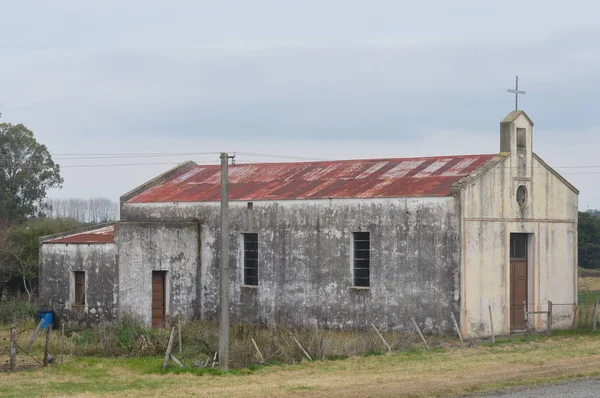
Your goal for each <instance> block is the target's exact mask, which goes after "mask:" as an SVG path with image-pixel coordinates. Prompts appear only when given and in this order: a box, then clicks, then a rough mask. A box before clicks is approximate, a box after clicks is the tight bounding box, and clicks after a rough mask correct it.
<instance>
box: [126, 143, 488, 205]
mask: <svg viewBox="0 0 600 398" xmlns="http://www.w3.org/2000/svg"><path fill="white" fill-rule="evenodd" d="M494 156H495V155H462V156H437V157H421V158H402V159H368V160H340V161H326V162H298V163H260V164H237V165H232V166H230V168H229V192H230V193H229V199H230V200H234V201H235V200H243V201H251V200H293V199H329V198H393V197H435V196H448V195H450V191H451V186H452V184H453V183H454V182H456V181H458V180H459V179H461V178H462V177H465V176H467V175H469V174H470V173H471V172H473V171H474V170H476V169H477V168H478V167H481V166H482V165H484V164H485V163H486V162H488V161H489V160H491V159H492V158H493V157H494ZM186 165H188V166H186V167H185V168H182V170H181V171H180V172H179V173H175V172H173V171H171V172H170V176H169V178H165V179H161V180H158V181H157V182H156V184H154V185H152V186H148V185H146V186H145V189H144V190H141V191H137V192H136V194H135V196H133V195H132V196H130V197H126V198H124V199H125V200H124V201H125V202H126V203H151V202H214V201H219V200H220V196H221V195H220V187H221V184H220V181H221V175H220V166H215V165H206V166H203V165H195V166H194V167H189V163H186Z"/></svg>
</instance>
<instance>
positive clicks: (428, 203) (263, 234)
mask: <svg viewBox="0 0 600 398" xmlns="http://www.w3.org/2000/svg"><path fill="white" fill-rule="evenodd" d="M499 141H500V148H499V151H498V152H497V153H492V154H476V155H460V156H435V157H419V158H393V159H367V160H340V161H318V162H297V163H252V164H235V165H232V166H230V167H229V200H230V206H229V216H230V230H229V243H230V244H229V259H228V260H229V269H230V275H229V287H230V288H229V296H230V298H229V302H230V306H231V308H230V310H231V318H232V322H247V323H254V324H264V325H268V324H272V323H281V324H287V325H294V326H299V327H306V328H312V327H315V326H318V327H320V328H332V329H361V328H367V327H370V325H371V324H374V325H376V326H378V327H380V328H382V329H384V330H391V331H401V330H412V328H413V326H412V321H411V318H415V320H416V321H417V322H418V323H419V324H420V326H421V327H422V328H423V329H424V330H425V331H426V332H428V333H454V331H453V330H454V324H453V321H452V315H454V317H455V318H456V320H457V322H458V325H459V327H460V329H461V331H462V333H463V335H464V336H467V337H483V336H489V335H490V333H491V327H490V326H491V325H490V310H491V315H492V317H491V318H492V319H493V329H494V331H495V333H496V334H508V333H511V332H515V331H521V330H523V329H525V328H526V327H532V328H535V329H537V330H545V329H546V328H547V327H548V323H547V316H545V315H544V314H541V313H539V312H540V311H546V310H547V308H548V302H549V301H551V302H553V303H555V305H554V306H553V317H552V319H553V324H552V327H553V328H554V329H560V328H569V327H571V325H573V324H574V321H575V319H574V317H575V316H576V311H575V307H574V304H575V303H576V301H577V215H578V212H577V210H578V209H577V206H578V204H577V200H578V191H577V189H576V188H575V187H573V186H572V185H571V184H570V183H569V182H568V181H567V180H566V179H565V178H563V177H562V176H561V175H560V174H558V173H557V172H556V171H555V170H553V169H552V168H551V167H550V166H549V165H548V164H546V163H545V162H544V161H543V160H542V159H541V158H540V157H539V156H538V155H537V154H535V153H534V152H533V151H532V149H533V122H532V121H531V119H530V118H529V117H528V116H527V114H526V113H525V112H523V111H513V112H511V113H509V114H508V115H507V116H506V117H505V118H504V119H503V120H502V121H501V122H500V140H499ZM490 149H492V150H496V149H495V148H490ZM220 178H221V177H220V167H219V166H215V165H197V164H195V163H193V162H187V163H184V164H182V165H179V166H178V167H176V168H174V169H172V170H170V171H168V172H166V173H164V174H162V175H160V176H158V177H156V178H155V179H153V180H151V181H148V182H147V183H145V184H143V185H142V186H140V187H138V188H136V189H134V190H132V191H131V192H129V193H127V194H125V195H123V196H122V197H121V215H120V220H119V221H118V222H115V223H112V224H108V225H102V226H96V227H93V228H88V229H84V230H78V231H72V232H69V233H63V234H59V235H54V236H50V237H45V238H43V239H42V240H41V242H40V245H41V255H40V257H41V259H40V267H41V269H40V300H41V303H40V304H42V305H46V306H48V307H50V308H51V309H53V310H54V311H55V313H56V315H57V317H59V318H60V319H63V320H67V321H79V322H83V323H87V324H94V323H111V322H115V321H116V320H117V319H118V318H119V317H120V316H122V315H124V314H127V313H131V314H134V315H136V316H138V317H140V318H141V319H142V320H143V321H144V322H145V323H146V324H147V325H148V326H150V325H152V326H155V327H161V326H162V325H163V324H164V322H165V321H166V320H167V319H168V318H169V317H182V318H183V319H215V320H217V319H218V313H219V275H220V274H219V264H220V257H221V255H220V234H221V230H220V221H219V220H220V219H219V215H220ZM558 304H560V305H558ZM528 312H536V313H535V314H530V313H528Z"/></svg>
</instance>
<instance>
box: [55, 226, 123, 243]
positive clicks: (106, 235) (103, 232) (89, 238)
mask: <svg viewBox="0 0 600 398" xmlns="http://www.w3.org/2000/svg"><path fill="white" fill-rule="evenodd" d="M114 241H115V226H114V225H108V226H106V227H102V228H98V229H92V230H89V231H84V232H79V233H74V234H72V235H67V236H63V237H60V238H56V239H50V240H47V241H45V242H44V243H114Z"/></svg>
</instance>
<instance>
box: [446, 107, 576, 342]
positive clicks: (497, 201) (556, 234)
mask: <svg viewBox="0 0 600 398" xmlns="http://www.w3.org/2000/svg"><path fill="white" fill-rule="evenodd" d="M517 129H524V133H525V138H526V141H525V146H524V148H523V145H521V148H518V147H517ZM522 131H523V130H522ZM532 132H533V123H532V122H531V120H530V119H529V118H528V117H527V115H526V114H525V113H524V112H522V111H519V112H511V114H509V115H508V116H507V117H506V118H505V119H504V120H503V121H502V123H501V151H502V152H501V153H500V154H499V155H498V157H497V158H496V159H495V161H493V162H491V164H490V165H488V167H483V168H481V169H479V170H478V171H477V172H476V173H475V175H471V176H469V177H468V178H466V179H464V180H463V181H461V182H460V183H459V185H460V186H459V187H457V188H458V189H457V191H458V192H457V193H458V194H459V195H460V206H461V248H462V250H461V251H462V252H461V286H462V289H461V295H462V296H461V329H462V332H463V333H464V334H465V335H467V336H473V337H476V336H488V335H490V333H491V328H490V315H489V306H491V309H492V319H493V323H494V332H495V333H497V334H508V333H509V332H510V254H509V250H510V234H511V233H527V234H528V237H527V242H528V271H527V279H528V289H527V290H528V292H527V293H528V294H527V296H528V299H527V308H528V310H529V311H546V310H547V308H548V301H549V300H551V301H552V303H553V318H554V321H553V328H569V327H570V326H571V325H572V324H573V322H574V317H575V315H576V314H575V306H574V305H575V303H577V216H578V203H577V200H578V191H577V190H576V189H575V188H574V187H573V186H572V185H570V184H569V183H568V182H567V181H566V180H564V179H563V178H562V177H561V176H560V175H559V174H558V173H556V172H555V171H554V170H552V169H551V168H550V167H549V166H548V165H546V164H545V163H544V162H543V161H542V160H541V159H540V158H539V157H537V156H536V155H535V154H534V153H533V152H532V142H533V134H532ZM521 185H522V186H525V187H526V189H527V199H526V202H525V203H524V205H523V206H520V205H519V203H517V199H516V195H517V189H518V187H519V186H521ZM546 321H547V316H546V315H545V314H531V315H529V316H528V322H529V325H531V326H533V327H535V328H536V329H546V328H547V323H546Z"/></svg>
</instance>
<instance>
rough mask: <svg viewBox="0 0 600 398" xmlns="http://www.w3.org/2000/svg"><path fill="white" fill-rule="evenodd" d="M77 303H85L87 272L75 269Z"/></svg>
mask: <svg viewBox="0 0 600 398" xmlns="http://www.w3.org/2000/svg"><path fill="white" fill-rule="evenodd" d="M74 275H75V302H74V303H73V304H75V305H85V272H84V271H75V272H74Z"/></svg>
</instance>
